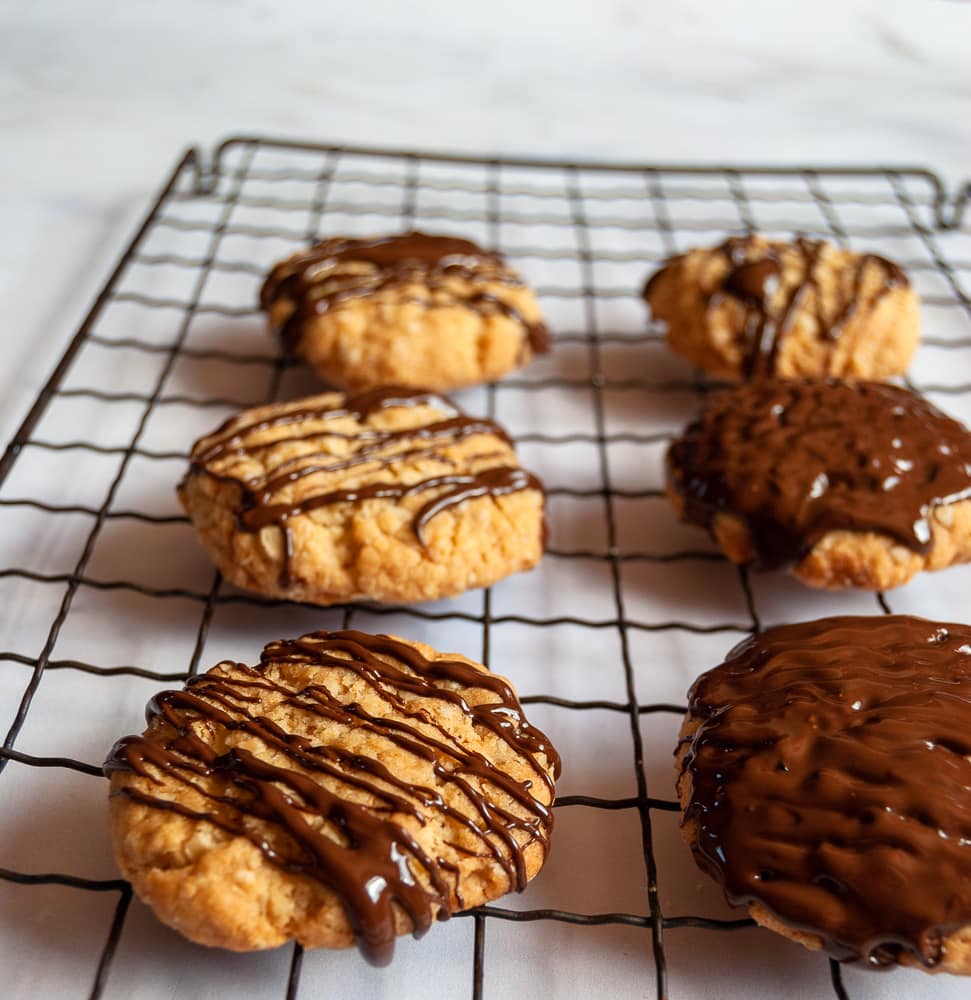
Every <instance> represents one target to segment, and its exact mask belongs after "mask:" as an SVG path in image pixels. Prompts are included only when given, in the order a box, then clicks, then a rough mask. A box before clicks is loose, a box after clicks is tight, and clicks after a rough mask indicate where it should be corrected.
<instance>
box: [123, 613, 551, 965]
mask: <svg viewBox="0 0 971 1000" xmlns="http://www.w3.org/2000/svg"><path fill="white" fill-rule="evenodd" d="M225 666H226V667H228V669H229V676H221V675H220V674H218V673H213V672H209V673H206V674H202V675H201V676H199V677H194V678H191V679H190V680H189V681H188V682H187V685H186V688H185V690H182V691H163V692H162V693H161V694H158V695H156V696H155V698H153V699H152V701H151V702H149V705H148V707H147V709H146V717H147V720H148V722H149V729H148V730H147V732H146V734H145V735H144V736H128V737H125V738H124V739H122V740H119V741H118V743H116V744H115V746H114V747H113V749H112V751H111V753H110V755H109V757H108V759H107V761H106V763H105V767H104V770H105V773H106V774H107V775H111V774H114V773H117V772H134V774H136V775H139V776H141V777H143V778H147V779H148V782H144V781H143V782H138V783H128V784H126V785H124V786H123V787H121V788H120V789H119V790H118V792H117V794H120V795H124V796H127V797H128V798H130V799H132V800H134V801H136V802H139V803H143V804H145V805H148V806H150V807H152V808H155V809H161V810H166V811H170V812H175V813H178V814H180V815H182V816H186V817H189V818H191V819H195V820H199V821H204V822H208V823H211V824H213V825H214V826H216V827H218V828H219V829H221V830H224V831H226V832H227V833H230V834H233V835H235V836H240V837H245V838H246V839H247V840H249V841H250V843H252V844H253V845H254V846H255V847H256V848H257V849H258V850H259V851H260V852H261V853H262V854H263V856H264V857H265V858H266V859H267V861H269V862H271V863H272V864H274V865H277V866H278V867H280V868H282V869H283V870H285V871H287V872H291V873H294V874H297V875H302V876H306V877H308V878H311V879H314V880H315V881H317V882H320V883H322V884H323V885H326V886H327V887H328V888H330V889H332V890H333V891H334V892H335V893H336V894H337V896H338V897H339V899H340V901H341V904H342V905H343V907H344V910H345V912H346V914H347V918H348V921H349V922H350V924H351V927H352V928H353V930H354V933H355V935H356V937H357V940H358V943H359V945H360V947H361V950H362V951H363V952H364V954H365V956H366V957H367V958H368V959H369V960H370V961H371V962H373V963H374V964H378V965H383V964H387V962H388V961H390V959H391V955H392V952H393V949H394V939H395V936H396V932H395V909H396V908H400V909H401V910H403V911H404V912H405V913H406V914H407V915H408V917H409V918H410V919H411V922H412V926H413V933H414V935H415V936H416V937H420V936H421V935H422V934H423V933H424V932H425V931H426V930H427V929H428V927H429V926H430V925H431V923H432V921H433V920H435V919H439V920H445V919H447V918H448V917H449V916H450V915H451V914H452V913H453V912H455V911H457V910H460V909H462V908H463V906H464V904H463V900H462V895H461V891H460V889H461V876H460V874H459V866H458V865H456V864H453V863H451V862H447V861H445V860H443V859H442V858H440V857H431V856H430V855H429V854H428V853H427V852H426V851H425V850H424V849H423V848H422V846H421V844H420V843H419V840H418V839H417V838H416V836H415V835H414V834H413V833H412V832H409V826H410V827H411V828H412V829H414V825H415V823H417V824H418V826H419V827H424V826H425V825H426V824H427V823H429V822H436V821H437V820H438V817H439V815H440V816H441V817H443V818H444V819H445V820H446V821H447V822H450V823H452V824H458V825H459V826H460V827H461V828H462V829H463V831H464V832H465V834H466V835H468V836H466V838H465V839H466V840H468V839H469V838H471V840H472V841H473V842H474V843H475V844H476V845H477V846H476V848H475V849H473V850H470V849H467V848H462V847H460V846H458V845H453V846H455V847H456V850H457V851H458V852H459V853H460V854H465V855H469V856H474V857H478V858H483V859H489V860H490V861H491V862H494V863H495V864H496V865H497V866H498V867H499V868H500V869H501V870H502V872H503V873H504V875H505V877H506V878H507V880H508V884H509V888H510V889H513V888H514V889H517V890H520V891H521V890H522V889H523V888H525V885H526V866H525V851H526V849H527V847H529V846H530V845H532V844H535V843H538V844H539V845H540V846H541V849H542V851H543V853H544V855H545V853H546V852H547V851H548V848H549V837H550V832H551V830H552V827H553V814H552V810H551V808H550V807H551V804H552V800H553V778H552V777H551V776H550V774H549V773H548V772H549V771H552V772H553V775H554V776H558V775H559V769H560V761H559V757H558V756H557V754H556V751H555V750H554V749H553V748H552V746H550V743H549V741H548V739H547V738H546V736H544V735H543V733H541V732H540V731H539V730H538V729H536V728H534V727H533V726H531V725H530V724H529V723H528V722H527V721H526V719H525V718H524V717H523V712H522V706H521V705H520V703H519V700H518V699H517V697H516V695H515V693H514V692H513V690H512V689H511V688H510V687H509V685H508V684H507V683H506V681H505V680H503V679H502V678H501V677H498V676H497V675H495V674H490V673H488V672H487V671H484V670H479V669H477V668H475V667H473V666H470V665H469V664H467V663H463V662H462V661H459V660H447V659H443V660H428V659H426V657H425V656H424V655H423V654H422V653H421V652H419V651H418V650H416V649H414V648H413V647H412V646H409V645H406V644H405V643H403V642H400V641H398V640H396V639H394V638H392V637H390V636H373V635H368V634H365V633H363V632H356V631H343V632H315V633H311V634H310V635H306V636H303V637H302V638H300V639H295V640H289V641H282V640H281V641H279V642H273V643H270V644H269V645H268V646H267V647H266V648H265V649H264V651H263V654H262V656H261V657H260V664H259V666H258V667H248V666H246V665H245V664H241V663H238V664H226V665H225ZM348 673H350V674H351V675H353V680H354V681H360V682H363V683H364V684H365V685H367V687H368V688H369V689H370V691H371V692H372V694H375V695H377V696H378V697H379V698H380V699H381V701H382V702H383V703H384V706H385V708H386V710H385V711H382V712H381V713H380V714H378V715H374V714H370V713H369V712H367V711H366V710H365V709H364V708H363V707H362V706H361V705H360V704H359V703H357V702H352V703H349V704H345V703H344V702H342V700H341V699H340V698H339V697H338V696H337V695H335V694H334V693H333V689H334V688H335V687H336V685H337V684H338V683H339V680H340V677H341V676H346V675H347V674H348ZM329 678H334V680H333V681H332V683H331V684H330V685H328V683H327V682H328V679H329ZM473 693H474V695H475V697H474V698H471V699H470V695H472V694H473ZM266 696H270V697H272V698H274V699H278V701H279V702H282V704H284V705H286V706H288V707H292V708H293V709H294V710H295V711H299V712H301V713H309V714H310V715H313V716H315V717H316V718H317V720H319V721H325V722H327V723H332V724H333V732H334V737H333V741H332V742H325V743H322V744H318V743H314V742H313V741H311V740H310V739H307V738H305V737H301V736H295V735H293V734H290V733H287V732H285V731H284V730H283V729H281V728H280V727H279V726H278V725H277V724H276V723H275V722H273V721H271V720H270V719H268V718H266V717H265V716H264V715H263V714H262V712H261V709H260V704H259V699H260V698H261V697H266ZM483 698H484V699H485V700H483ZM470 700H472V701H481V703H478V704H470V703H469V701H470ZM436 706H440V707H441V708H442V709H446V708H447V709H448V710H449V711H450V712H453V713H454V712H456V711H458V712H459V713H460V714H461V716H462V717H463V719H464V722H465V723H467V724H468V725H469V726H471V727H473V729H474V730H476V731H477V738H478V739H481V738H482V736H483V730H487V731H488V733H489V734H491V735H492V736H494V737H495V738H497V739H498V740H500V741H501V742H502V743H504V744H505V745H506V746H507V747H508V748H509V749H510V750H511V751H512V753H513V754H515V755H516V757H518V758H520V759H522V760H524V761H525V762H527V763H528V765H529V767H530V769H531V772H532V774H533V777H532V778H531V779H527V780H517V779H515V778H513V777H512V776H511V775H510V774H508V773H506V772H505V771H504V770H503V769H502V768H501V767H500V766H498V765H497V764H495V763H493V762H492V761H491V760H489V759H488V758H486V757H485V756H483V755H482V754H481V753H480V752H479V751H478V750H476V749H474V748H473V747H471V746H469V745H468V743H467V741H466V740H465V739H464V738H463V726H461V725H460V726H448V727H446V726H445V725H443V724H441V723H440V722H438V721H436V718H435V712H436ZM348 728H350V729H353V730H357V731H359V732H364V733H365V734H367V735H368V737H369V738H373V740H374V746H375V751H374V753H375V756H369V755H367V754H365V753H362V752H361V751H360V750H357V751H355V752H352V751H350V750H348V749H346V748H345V747H344V746H343V745H342V742H343V739H342V733H343V732H346V730H347V729H348ZM254 738H255V739H256V740H257V741H259V744H260V745H261V746H262V747H263V748H265V750H266V752H268V753H269V754H271V755H272V757H273V760H274V761H275V763H270V762H269V761H267V760H264V759H262V756H258V755H257V754H255V753H254V752H252V749H246V748H244V747H243V746H241V745H238V744H239V743H240V742H241V741H245V742H246V744H247V745H248V746H249V747H250V748H252V746H253V743H252V740H253V739H254ZM389 744H390V745H392V746H393V748H394V749H395V750H396V751H404V753H405V754H406V755H408V756H410V757H413V758H415V759H416V760H418V761H426V762H428V764H430V765H431V768H432V771H433V773H434V775H435V778H436V781H437V783H438V787H437V788H434V787H424V786H422V785H417V784H414V783H412V782H410V781H407V780H404V779H403V778H402V777H399V776H398V775H396V774H395V773H394V772H393V771H391V770H389V769H388V767H387V766H385V764H383V763H382V762H381V759H380V757H381V756H382V754H383V753H385V752H386V751H387V750H388V747H389ZM215 746H229V749H228V750H226V751H225V752H217V750H216V749H214V747H215ZM281 758H282V762H281ZM445 788H448V789H450V795H449V798H450V800H451V801H452V802H457V803H459V804H461V805H462V806H463V807H464V808H458V807H457V806H456V805H452V804H449V802H448V801H446V798H445V797H444V796H443V793H442V791H440V790H439V789H445ZM187 792H188V793H189V794H186V793H187ZM454 792H457V793H458V795H457V796H456V795H454V794H451V793H454ZM497 797H498V798H499V799H500V800H503V801H504V800H506V799H508V800H511V803H512V805H501V804H500V803H499V802H497V801H496V798H497ZM363 799H366V801H367V804H366V805H364V804H362V800H363ZM200 800H201V802H202V803H203V804H202V805H195V806H189V805H187V804H185V803H186V802H187V801H191V802H196V803H198V802H200ZM403 820H407V821H411V822H403ZM320 821H322V822H320Z"/></svg>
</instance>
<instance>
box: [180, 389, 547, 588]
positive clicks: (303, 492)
mask: <svg viewBox="0 0 971 1000" xmlns="http://www.w3.org/2000/svg"><path fill="white" fill-rule="evenodd" d="M179 497H180V499H181V501H182V505H183V506H184V507H185V510H186V512H187V513H188V515H189V517H190V518H191V519H192V522H193V524H194V525H195V527H196V529H197V530H198V532H199V536H200V538H201V540H202V543H203V545H204V546H205V547H206V549H207V551H208V552H209V554H210V555H211V556H212V558H213V560H214V561H215V563H216V565H217V566H218V567H219V569H220V571H221V572H222V574H223V576H225V577H226V578H227V579H228V580H230V581H232V582H233V583H235V584H237V585H238V586H240V587H245V588H246V589H248V590H255V591H257V592H259V593H261V594H267V595H270V596H275V597H284V598H290V599H292V600H297V601H308V602H311V603H313V604H335V603H340V602H344V601H351V600H358V599H368V600H374V601H385V602H398V601H406V602H407V601H430V600H435V599H437V598H440V597H451V596H454V595H455V594H459V593H461V592H462V591H464V590H467V589H469V588H472V587H486V586H489V585H490V584H492V583H495V582H496V581H497V580H499V579H501V578H502V577H504V576H507V575H508V574H510V573H515V572H518V571H519V570H525V569H530V568H531V567H533V566H534V565H535V564H536V563H537V562H538V561H539V558H540V556H541V555H542V552H543V545H544V537H545V528H544V513H543V508H544V498H543V487H542V484H541V483H540V482H539V480H538V479H537V478H536V477H535V476H533V475H532V474H531V473H529V472H526V471H525V470H524V469H522V468H520V466H519V464H518V463H517V461H516V453H515V451H514V450H513V446H512V444H511V442H510V440H509V438H508V436H507V435H506V433H505V431H504V430H503V429H502V428H501V427H500V426H499V425H498V424H496V423H494V422H493V421H491V420H484V419H478V418H473V417H469V416H466V415H465V414H464V413H462V412H461V410H459V409H458V408H457V407H455V406H454V405H453V404H452V403H450V402H449V401H448V400H446V399H443V398H442V397H440V396H436V395H433V394H431V393H426V392H419V391H417V390H415V389H395V388H388V389H380V390H374V391H372V392H368V393H364V394H361V395H358V396H350V397H345V396H342V395H340V394H338V393H331V394H327V395H323V396H312V397H310V398H309V399H300V400H295V401H293V402H288V403H274V404H271V405H268V406H261V407H256V408H255V409H252V410H247V411H245V412H243V413H241V414H239V416H237V417H233V418H232V419H231V420H229V421H227V422H226V423H224V424H223V425H222V426H221V427H220V428H219V429H218V430H216V431H214V432H213V433H212V434H210V435H208V436H207V437H204V438H202V439H201V440H200V441H197V442H196V444H195V446H194V447H193V449H192V456H191V464H190V467H189V471H188V472H187V473H186V476H185V478H184V479H183V480H182V482H181V484H180V485H179Z"/></svg>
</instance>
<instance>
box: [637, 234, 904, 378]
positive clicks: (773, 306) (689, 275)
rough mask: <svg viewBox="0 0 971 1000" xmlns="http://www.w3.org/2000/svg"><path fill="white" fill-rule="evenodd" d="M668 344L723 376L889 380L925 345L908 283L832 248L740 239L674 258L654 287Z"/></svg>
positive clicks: (650, 293) (889, 265)
mask: <svg viewBox="0 0 971 1000" xmlns="http://www.w3.org/2000/svg"><path fill="white" fill-rule="evenodd" d="M644 298H645V300H646V302H647V303H648V305H649V306H650V308H651V312H652V314H653V315H654V317H655V318H656V319H660V320H663V321H664V323H665V324H666V325H667V337H668V344H669V345H670V347H671V348H672V350H674V351H677V352H678V353H679V354H683V355H684V356H685V357H686V358H688V360H690V361H691V362H692V363H693V364H695V365H697V366H698V367H699V368H702V369H704V370H705V371H708V372H711V373H712V374H714V375H719V376H722V377H724V378H729V379H733V380H734V379H747V378H753V377H758V376H767V375H777V376H781V377H783V378H796V377H799V376H810V377H819V376H825V375H832V376H837V377H839V378H865V379H882V378H886V377H889V376H891V375H898V374H902V373H903V372H905V371H906V370H907V366H908V365H909V364H910V359H911V358H912V357H913V354H914V350H915V349H916V347H917V341H918V338H919V334H920V331H919V316H918V303H917V296H916V294H915V293H914V291H913V289H912V288H911V287H910V282H909V281H908V279H907V276H906V274H904V272H903V271H902V270H901V268H900V267H898V266H897V265H896V264H894V263H893V262H892V261H889V260H887V259H885V258H884V257H880V256H877V255H876V254H871V253H865V254H857V253H852V252H851V251H849V250H841V249H838V248H837V247H835V246H833V245H832V244H830V243H826V242H825V241H823V240H811V239H807V238H805V237H801V236H800V237H797V238H796V239H794V240H792V241H791V242H781V241H772V240H767V239H765V238H764V237H762V236H758V235H750V236H735V237H731V238H730V239H727V240H725V241H724V242H723V243H721V244H719V245H718V246H716V247H711V248H706V249H696V250H689V251H688V252H687V253H685V254H681V255H679V256H677V257H673V258H672V259H671V260H669V261H668V262H667V263H666V264H665V265H664V266H663V267H662V268H661V270H659V271H658V272H656V273H655V274H654V275H652V277H651V278H650V280H649V281H648V282H647V284H646V285H645V287H644Z"/></svg>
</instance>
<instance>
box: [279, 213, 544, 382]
mask: <svg viewBox="0 0 971 1000" xmlns="http://www.w3.org/2000/svg"><path fill="white" fill-rule="evenodd" d="M260 304H261V305H262V307H263V309H265V310H266V311H267V313H268V314H269V318H270V325H271V326H272V327H274V328H275V329H277V330H279V332H280V335H281V337H282V338H283V341H284V344H285V345H286V347H287V348H288V349H289V350H290V351H291V352H292V353H294V354H296V355H297V356H299V357H301V358H303V359H304V360H305V361H307V362H308V363H309V364H310V365H311V366H312V367H313V368H314V369H316V371H317V372H318V374H319V375H320V376H321V378H323V379H324V380H325V381H327V382H330V383H332V384H334V385H337V386H339V387H341V388H345V389H349V390H354V391H357V390H362V389H369V388H373V387H376V386H381V385H408V386H416V387H419V388H425V389H435V390H439V391H445V390H448V389H458V388H461V387H463V386H468V385H476V384H478V383H480V382H490V381H492V380H494V379H497V378H500V377H501V376H503V375H505V374H506V373H507V372H509V371H512V370H513V369H514V368H519V367H521V366H523V365H525V364H527V363H528V362H529V361H530V360H532V358H533V356H534V355H535V354H541V353H545V352H546V351H547V350H548V346H549V344H548V334H547V330H546V327H545V326H544V324H543V320H542V315H541V313H540V309H539V305H538V304H537V302H536V298H535V296H534V295H533V292H532V290H531V289H530V288H529V287H528V286H527V285H525V284H524V283H523V280H522V278H521V277H520V276H519V275H518V274H517V273H516V272H515V271H514V270H513V269H512V268H511V267H509V265H508V264H507V263H506V261H505V260H504V259H503V257H502V256H501V255H500V254H497V253H488V252H486V251H484V250H483V249H482V248H481V247H479V246H476V244H474V243H471V242H470V241H468V240H461V239H455V238H453V237H448V236H432V235H427V234H425V233H416V232H410V233H402V234H400V235H397V236H388V237H381V238H378V239H369V240H361V239H349V238H344V237H333V238H331V239H327V240H324V241H323V242H322V243H318V244H317V245H316V246H315V247H312V248H311V249H310V250H307V251H306V252H304V253H298V254H295V255H294V256H292V257H290V258H289V259H288V260H284V261H281V262H280V263H279V264H277V265H276V267H274V268H273V269H272V271H270V274H269V276H268V277H267V279H266V282H265V283H264V285H263V289H262V291H261V293H260Z"/></svg>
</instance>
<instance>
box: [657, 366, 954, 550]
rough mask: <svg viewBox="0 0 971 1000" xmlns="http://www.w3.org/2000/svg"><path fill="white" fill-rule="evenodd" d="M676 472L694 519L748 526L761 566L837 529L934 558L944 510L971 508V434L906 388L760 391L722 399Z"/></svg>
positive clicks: (763, 386) (782, 384)
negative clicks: (725, 518) (726, 516)
mask: <svg viewBox="0 0 971 1000" xmlns="http://www.w3.org/2000/svg"><path fill="white" fill-rule="evenodd" d="M667 465H668V482H669V485H670V488H671V489H672V490H673V491H674V492H676V493H677V494H678V495H679V496H680V497H681V498H682V500H683V503H684V515H685V518H686V519H687V520H689V521H692V522H694V523H696V524H700V525H702V526H703V527H706V528H709V529H710V528H711V526H712V522H713V520H714V519H715V517H716V515H718V514H719V513H722V512H724V513H732V514H736V515H737V516H739V517H740V518H742V520H743V521H744V522H745V524H746V527H747V529H748V532H749V535H750V537H751V541H752V545H753V547H754V549H755V553H756V561H757V563H758V564H759V565H760V566H763V567H777V566H783V565H786V564H789V563H793V562H795V561H797V560H798V559H800V558H801V557H802V556H803V555H805V554H806V553H807V552H808V551H809V550H810V549H811V548H812V547H813V545H815V543H816V542H817V541H819V539H820V538H822V536H823V535H825V534H826V533H827V532H829V531H833V530H837V529H846V530H849V531H874V532H878V533H880V534H883V535H889V536H890V537H891V538H893V539H895V540H896V541H898V542H900V543H901V544H903V545H906V546H907V547H908V548H910V549H912V550H913V551H915V552H921V553H926V552H928V551H930V548H931V545H932V541H933V538H932V533H931V526H930V523H929V521H928V518H929V517H930V515H931V513H932V511H933V509H934V508H935V507H936V506H938V505H941V504H948V503H952V502H955V501H957V500H962V499H966V498H969V497H971V432H969V431H968V430H967V429H966V428H965V427H963V426H962V425H961V424H959V423H957V422H956V421H954V420H951V419H950V418H949V417H946V416H945V415H944V414H943V413H941V412H940V411H939V410H937V409H935V408H934V407H933V406H932V405H931V404H930V403H929V402H927V401H926V400H925V399H923V398H922V397H920V396H918V395H917V394H915V393H912V392H909V391H908V390H906V389H901V388H898V387H896V386H891V385H884V384H882V383H877V382H858V383H854V384H848V383H841V382H835V381H820V382H808V381H779V380H757V381H754V382H751V383H748V384H746V385H743V386H740V387H738V388H737V389H732V390H729V391H726V392H722V393H718V394H716V395H714V396H712V397H711V398H710V400H709V402H708V405H707V406H706V408H705V410H704V411H703V413H702V414H701V416H700V417H699V419H698V420H697V421H695V422H694V423H693V424H691V425H690V426H689V427H688V428H687V430H686V431H685V433H684V434H683V436H682V437H681V438H679V439H678V440H676V441H674V442H673V443H672V444H671V447H670V449H669V450H668V457H667Z"/></svg>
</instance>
